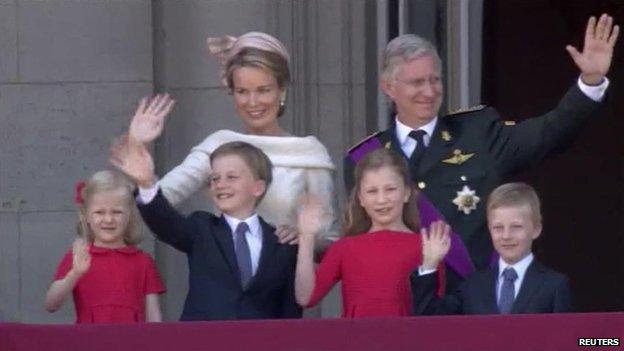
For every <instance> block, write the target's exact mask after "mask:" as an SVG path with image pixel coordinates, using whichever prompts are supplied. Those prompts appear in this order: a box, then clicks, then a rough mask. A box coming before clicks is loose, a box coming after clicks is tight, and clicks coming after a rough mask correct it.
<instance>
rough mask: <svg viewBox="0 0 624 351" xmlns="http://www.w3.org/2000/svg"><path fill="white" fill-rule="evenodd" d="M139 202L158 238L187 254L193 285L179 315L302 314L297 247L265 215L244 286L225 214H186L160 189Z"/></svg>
mask: <svg viewBox="0 0 624 351" xmlns="http://www.w3.org/2000/svg"><path fill="white" fill-rule="evenodd" d="M138 207H139V210H140V212H141V216H142V217H143V220H144V221H145V223H146V224H147V226H148V227H149V228H150V230H151V231H152V232H153V233H154V234H156V236H157V237H158V239H160V240H162V241H164V242H166V243H167V244H169V245H171V246H173V247H174V248H176V249H178V250H180V251H182V252H184V253H186V255H187V257H188V265H189V291H188V295H187V296H186V302H185V303H184V311H183V312H182V316H181V317H180V320H183V321H193V320H223V319H259V318H299V317H301V309H300V308H299V306H298V305H297V303H296V300H295V296H294V280H295V279H294V276H295V265H296V258H297V247H296V246H291V245H282V244H279V243H278V242H277V237H276V236H275V235H274V232H275V228H273V227H272V226H270V225H269V224H267V223H266V222H265V221H264V220H262V218H260V224H261V226H262V235H263V240H262V251H261V253H260V261H259V262H258V269H257V272H256V274H255V275H254V276H253V278H252V280H251V281H250V283H249V286H248V287H247V289H244V290H243V288H242V286H241V283H240V279H239V272H238V265H237V263H236V254H235V252H234V241H233V238H232V231H231V229H230V227H229V225H228V224H227V222H226V221H225V218H223V217H217V216H215V215H213V214H211V213H208V212H202V211H198V212H194V213H193V214H191V215H190V216H189V217H184V216H182V215H180V214H179V213H178V212H177V211H176V210H175V209H174V208H173V207H172V206H171V205H170V204H169V202H168V201H167V200H166V199H165V197H164V196H163V195H162V193H161V191H160V190H159V191H158V195H156V197H155V198H154V200H152V202H150V203H149V204H146V205H143V204H139V205H138Z"/></svg>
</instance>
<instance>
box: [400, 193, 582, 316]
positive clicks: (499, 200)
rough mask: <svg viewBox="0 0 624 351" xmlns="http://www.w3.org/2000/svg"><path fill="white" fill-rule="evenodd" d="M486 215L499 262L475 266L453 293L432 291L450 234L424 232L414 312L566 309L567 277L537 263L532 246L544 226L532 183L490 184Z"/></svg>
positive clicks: (414, 276) (414, 284)
mask: <svg viewBox="0 0 624 351" xmlns="http://www.w3.org/2000/svg"><path fill="white" fill-rule="evenodd" d="M486 210H487V221H488V228H489V231H490V236H491V238H492V243H493V244H494V248H495V250H496V252H497V253H498V256H499V258H498V260H497V262H496V263H495V264H494V265H493V266H492V267H490V268H488V269H485V270H482V271H480V272H476V273H474V274H473V275H471V276H470V277H468V278H467V279H466V281H464V282H463V283H462V284H461V285H460V287H459V289H458V290H457V291H455V292H453V293H452V294H449V295H446V296H443V297H437V296H436V295H435V293H434V292H435V288H436V284H435V279H436V275H435V274H427V273H429V272H431V271H434V270H435V267H437V265H438V264H439V263H440V262H441V261H442V259H443V258H444V255H445V254H446V253H447V252H448V249H449V239H448V238H445V237H442V236H437V237H436V236H433V235H429V236H427V237H426V238H423V262H424V263H423V266H422V267H421V270H420V271H419V272H414V273H413V274H412V277H411V283H412V291H413V296H414V313H415V314H499V313H500V314H509V313H552V312H569V311H570V309H571V296H570V287H569V283H568V279H567V278H566V277H565V276H564V275H562V274H560V273H557V272H555V271H554V270H552V269H549V268H547V267H545V266H544V265H542V264H541V263H539V262H538V261H537V260H535V258H534V257H533V253H532V252H531V247H532V244H533V240H535V239H537V238H538V237H539V235H540V234H541V231H542V216H541V212H540V201H539V198H538V196H537V194H536V192H535V189H533V188H532V187H531V186H529V185H527V184H524V183H508V184H503V185H501V186H499V187H498V188H496V189H494V191H493V192H492V193H491V195H490V196H489V198H488V202H487V209H486Z"/></svg>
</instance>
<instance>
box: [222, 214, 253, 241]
mask: <svg viewBox="0 0 624 351" xmlns="http://www.w3.org/2000/svg"><path fill="white" fill-rule="evenodd" d="M223 218H225V221H226V222H227V224H228V225H229V226H230V229H231V230H232V234H234V233H235V232H236V227H238V225H239V224H240V222H245V223H247V225H248V226H249V232H250V233H251V235H253V236H261V235H262V232H261V231H260V218H259V217H258V214H257V213H254V214H252V215H251V216H249V217H247V218H245V219H243V220H241V219H238V218H235V217H232V216H230V215H227V214H225V213H224V214H223Z"/></svg>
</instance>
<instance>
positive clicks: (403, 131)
mask: <svg viewBox="0 0 624 351" xmlns="http://www.w3.org/2000/svg"><path fill="white" fill-rule="evenodd" d="M394 121H395V123H396V135H397V140H398V141H399V144H400V145H404V144H405V142H406V141H407V138H408V137H409V133H410V132H411V131H413V130H424V131H425V132H427V135H428V136H429V137H431V136H432V135H433V131H434V130H435V127H436V124H438V116H435V117H434V118H433V119H432V120H431V121H429V123H427V124H425V125H424V126H422V127H420V128H418V129H413V128H412V127H408V126H407V125H405V124H403V123H402V122H401V121H400V120H399V118H398V116H397V117H395V118H394ZM425 144H427V141H426V140H425Z"/></svg>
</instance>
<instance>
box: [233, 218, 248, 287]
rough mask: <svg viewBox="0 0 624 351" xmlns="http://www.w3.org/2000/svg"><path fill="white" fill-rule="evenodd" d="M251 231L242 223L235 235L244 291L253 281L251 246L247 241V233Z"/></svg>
mask: <svg viewBox="0 0 624 351" xmlns="http://www.w3.org/2000/svg"><path fill="white" fill-rule="evenodd" d="M248 230H249V226H248V225H247V223H245V222H240V223H239V224H238V226H237V227H236V233H234V234H235V235H234V250H235V251H236V262H237V263H238V271H239V273H240V280H241V285H242V286H243V289H244V288H246V287H247V284H248V283H249V280H250V279H251V275H252V271H251V254H250V253H249V245H248V244H247V240H246V239H245V233H246V232H247V231H248Z"/></svg>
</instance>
